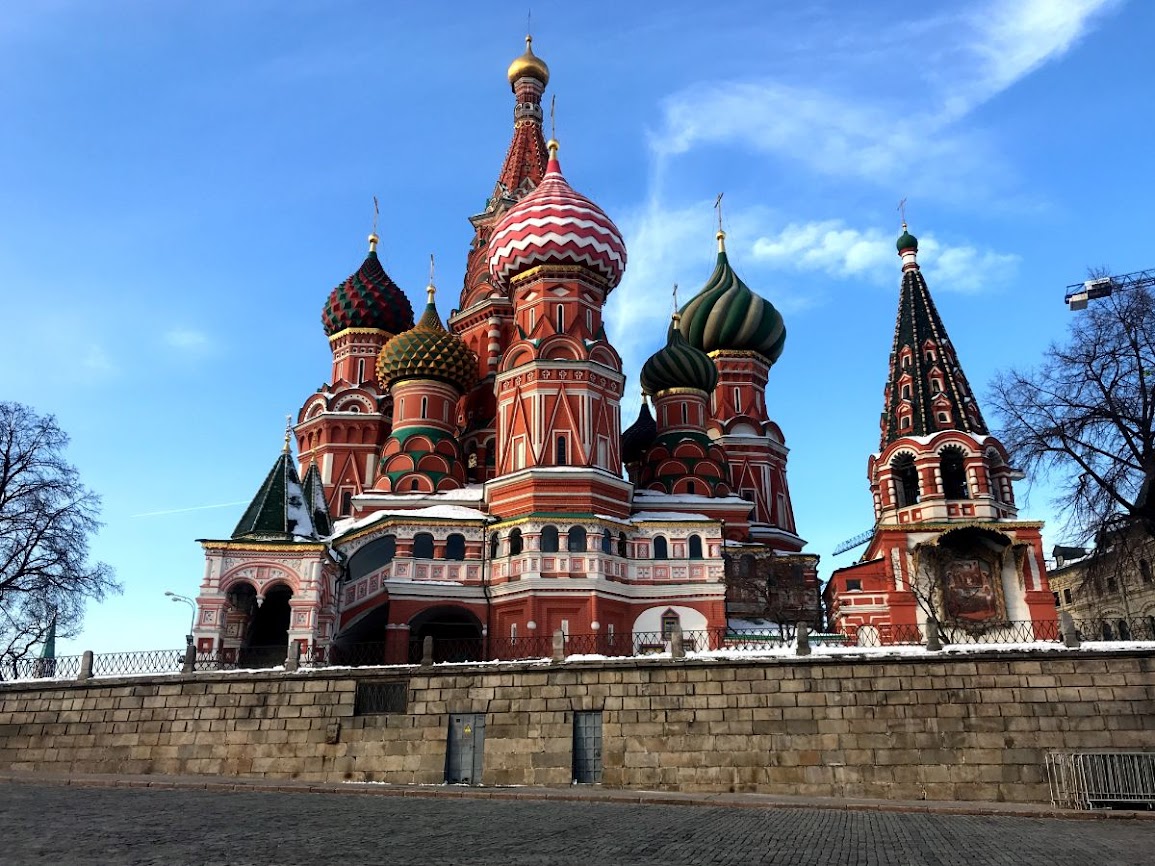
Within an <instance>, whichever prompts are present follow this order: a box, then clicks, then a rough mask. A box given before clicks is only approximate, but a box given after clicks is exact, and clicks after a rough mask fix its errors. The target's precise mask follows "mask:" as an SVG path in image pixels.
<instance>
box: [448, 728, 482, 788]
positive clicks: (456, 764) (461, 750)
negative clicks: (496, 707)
mask: <svg viewBox="0 0 1155 866" xmlns="http://www.w3.org/2000/svg"><path fill="white" fill-rule="evenodd" d="M484 746H485V715H484V714H482V713H459V714H457V715H453V716H450V717H449V741H448V743H447V744H446V749H445V781H446V782H448V783H449V784H451V785H480V784H481V763H482V752H483V750H484Z"/></svg>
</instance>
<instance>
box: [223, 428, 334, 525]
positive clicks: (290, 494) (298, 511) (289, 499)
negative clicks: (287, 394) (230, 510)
mask: <svg viewBox="0 0 1155 866" xmlns="http://www.w3.org/2000/svg"><path fill="white" fill-rule="evenodd" d="M306 503H307V500H306V498H305V491H304V488H303V487H302V485H301V479H300V477H299V476H298V475H297V468H296V466H294V465H293V458H292V455H290V454H289V448H288V446H287V445H286V446H285V450H284V451H282V452H281V455H280V456H279V457H278V458H277V462H276V463H274V464H273V468H272V469H271V470H270V471H269V474H268V475H267V476H266V477H265V481H264V483H263V484H261V488H260V490H258V491H257V495H256V496H254V497H253V501H252V502H251V503H250V504H249V507H248V508H247V509H245V514H244V517H242V518H241V521H240V523H238V524H237V528H236V529H234V530H233V534H232V538H233V539H235V540H245V541H293V540H294V539H296V538H309V539H313V538H316V537H317V533H316V530H315V528H314V526H313V518H312V516H311V515H310V514H309V508H308V506H307V504H306Z"/></svg>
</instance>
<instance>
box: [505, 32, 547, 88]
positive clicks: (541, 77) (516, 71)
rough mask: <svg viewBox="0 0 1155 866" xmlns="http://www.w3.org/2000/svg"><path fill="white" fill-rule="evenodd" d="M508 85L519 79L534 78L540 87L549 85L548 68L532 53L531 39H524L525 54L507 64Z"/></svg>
mask: <svg viewBox="0 0 1155 866" xmlns="http://www.w3.org/2000/svg"><path fill="white" fill-rule="evenodd" d="M508 75H509V83H510V85H511V86H512V85H513V84H515V83H516V82H517V80H518V79H519V78H527V77H528V78H536V79H537V80H538V81H540V82H541V84H542V86H543V87H544V86H545V85H547V84H549V67H548V66H546V65H545V61H544V60H542V59H541V58H540V57H538V56H537V55H536V54H534V53H533V37H532V36H526V37H525V54H523V55H521V57H518V58H517V59H516V60H514V61H513V63H511V64H509V73H508Z"/></svg>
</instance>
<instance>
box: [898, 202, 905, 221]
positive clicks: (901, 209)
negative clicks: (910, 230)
mask: <svg viewBox="0 0 1155 866" xmlns="http://www.w3.org/2000/svg"><path fill="white" fill-rule="evenodd" d="M898 212H899V214H900V215H901V217H902V227H903V228H904V229H905V228H906V198H905V197H904V198H903V199H902V201H900V202H899V203H898Z"/></svg>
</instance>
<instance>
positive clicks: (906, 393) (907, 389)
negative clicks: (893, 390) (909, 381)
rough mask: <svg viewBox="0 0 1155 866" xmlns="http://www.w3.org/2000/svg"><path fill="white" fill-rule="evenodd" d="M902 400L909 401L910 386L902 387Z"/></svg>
mask: <svg viewBox="0 0 1155 866" xmlns="http://www.w3.org/2000/svg"><path fill="white" fill-rule="evenodd" d="M902 399H903V400H909V399H910V385H903V386H902Z"/></svg>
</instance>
